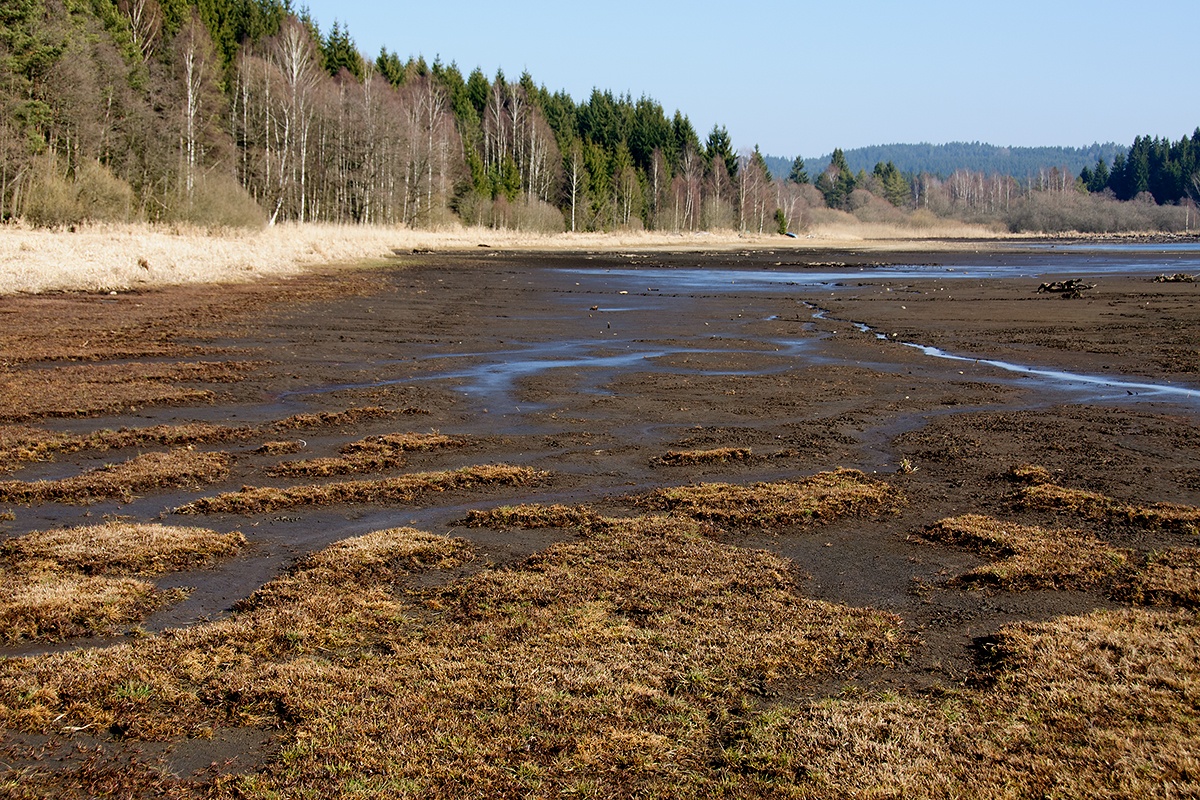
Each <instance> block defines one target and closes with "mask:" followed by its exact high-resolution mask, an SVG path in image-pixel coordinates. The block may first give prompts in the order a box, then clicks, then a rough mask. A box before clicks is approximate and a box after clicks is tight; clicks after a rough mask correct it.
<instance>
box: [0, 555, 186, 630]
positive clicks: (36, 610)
mask: <svg viewBox="0 0 1200 800" xmlns="http://www.w3.org/2000/svg"><path fill="white" fill-rule="evenodd" d="M186 594H187V593H186V591H184V590H182V589H173V590H170V591H166V592H160V591H158V590H156V589H155V588H154V584H152V583H150V582H148V581H144V580H138V579H136V578H127V577H113V576H108V575H105V576H92V575H81V574H79V573H71V572H59V571H56V570H41V571H35V572H24V571H22V572H13V571H11V570H8V569H3V568H0V640H3V641H6V642H17V641H20V640H22V639H49V640H57V639H67V638H70V637H73V636H87V635H91V634H97V633H109V632H112V631H114V630H115V629H116V628H117V627H119V626H121V625H128V624H130V623H134V622H137V621H139V620H141V619H144V618H145V617H147V616H148V615H150V614H151V613H153V612H154V611H156V610H157V609H159V608H161V607H162V606H164V605H169V604H170V603H173V602H177V601H179V600H181V599H183V597H184V596H185V595H186Z"/></svg>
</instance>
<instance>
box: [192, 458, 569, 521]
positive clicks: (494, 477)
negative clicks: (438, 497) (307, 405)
mask: <svg viewBox="0 0 1200 800" xmlns="http://www.w3.org/2000/svg"><path fill="white" fill-rule="evenodd" d="M548 477H549V475H548V474H547V473H544V472H539V471H537V470H533V469H529V468H528V467H513V466H509V465H507V464H484V465H479V466H473V467H463V468H461V469H456V470H450V471H442V472H418V473H413V474H411V475H401V476H398V477H395V478H383V479H380V480H359V481H341V482H337V483H326V484H319V485H308V486H292V487H285V488H276V487H254V486H246V487H243V488H242V489H241V490H239V491H236V492H226V493H225V494H221V495H217V496H216V497H202V498H200V499H199V500H196V501H194V502H192V503H188V504H187V505H185V506H181V507H179V508H177V509H175V511H176V513H179V514H218V513H227V514H257V513H262V512H267V511H275V510H278V509H281V508H294V507H296V506H307V505H331V504H335V503H381V504H388V503H397V504H407V503H412V502H415V501H416V500H417V499H419V498H420V497H422V496H423V495H426V494H431V493H437V492H447V491H457V490H464V489H474V488H479V487H483V486H529V485H531V484H534V483H538V482H540V481H544V480H546V479H547V478H548Z"/></svg>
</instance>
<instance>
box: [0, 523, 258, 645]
mask: <svg viewBox="0 0 1200 800" xmlns="http://www.w3.org/2000/svg"><path fill="white" fill-rule="evenodd" d="M245 542H246V540H245V537H243V536H242V534H241V533H238V532H236V531H235V532H233V533H218V532H216V531H211V530H206V529H201V528H182V527H177V526H166V525H147V524H133V523H124V522H113V523H107V524H104V525H91V526H85V527H79V528H68V529H57V530H50V531H36V532H34V533H30V534H26V535H25V536H20V537H17V538H15V539H10V540H8V541H6V542H4V543H3V545H0V639H3V640H5V641H9V642H12V641H18V640H20V639H62V638H67V637H71V636H83V635H90V634H97V633H109V632H112V631H113V630H114V629H116V628H117V627H118V626H120V625H125V624H129V623H133V622H137V621H138V620H141V619H144V618H145V617H146V616H147V615H149V614H150V613H152V612H153V611H155V610H157V609H158V608H160V607H162V606H164V605H166V604H169V603H172V602H176V601H178V600H179V599H181V598H182V597H184V596H185V595H186V594H187V592H186V591H184V590H182V589H171V590H167V591H160V590H158V589H156V588H155V586H154V584H153V583H150V582H148V581H146V580H143V579H142V578H141V577H140V576H147V575H156V574H161V573H165V572H174V571H179V570H183V569H192V568H196V567H203V566H207V565H209V564H211V563H212V562H213V561H215V560H216V559H219V558H226V557H229V556H231V555H233V554H234V553H236V552H237V551H238V550H239V549H240V548H241V547H242V546H243V545H244V544H245ZM134 576H139V577H134Z"/></svg>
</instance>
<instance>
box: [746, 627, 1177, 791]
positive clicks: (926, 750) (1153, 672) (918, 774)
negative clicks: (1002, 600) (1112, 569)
mask: <svg viewBox="0 0 1200 800" xmlns="http://www.w3.org/2000/svg"><path fill="white" fill-rule="evenodd" d="M996 655H997V656H998V658H999V668H998V670H997V671H996V672H995V673H993V674H992V675H990V676H989V677H990V680H987V681H985V682H983V683H982V684H981V685H979V686H978V687H976V688H966V689H957V690H949V691H944V692H941V693H938V694H934V695H929V696H902V695H891V694H885V695H881V696H878V695H872V696H864V695H862V694H854V693H848V694H846V695H844V696H841V697H837V698H831V699H829V700H825V701H822V702H819V703H815V704H811V705H783V706H779V707H776V708H773V709H770V710H769V711H765V712H763V713H759V714H754V715H751V716H750V717H749V718H748V719H746V720H745V722H744V724H742V725H741V726H739V728H738V729H737V730H736V731H735V736H733V737H731V740H730V741H728V742H727V743H726V745H725V748H724V751H723V753H724V755H725V757H726V758H727V759H728V760H729V762H730V765H731V767H732V768H734V769H736V770H738V771H740V772H741V773H742V774H744V775H746V776H748V777H747V778H745V779H743V782H744V783H750V782H753V783H757V784H758V785H759V786H767V787H772V788H773V790H774V792H775V793H776V794H774V796H779V797H796V798H822V797H864V798H865V797H922V798H939V799H942V800H949V799H950V798H961V797H971V798H987V799H989V800H990V799H991V798H996V799H997V800H999V799H1000V798H1014V797H1063V798H1066V797H1070V798H1113V797H1160V798H1166V797H1191V796H1194V795H1195V794H1196V785H1197V780H1198V778H1197V775H1198V768H1200V758H1198V757H1197V753H1200V716H1198V715H1197V714H1196V708H1197V703H1198V702H1200V619H1198V618H1197V616H1196V614H1194V613H1192V612H1172V613H1165V612H1160V611H1148V610H1134V611H1121V612H1111V611H1097V612H1093V613H1091V614H1086V615H1083V616H1075V617H1060V618H1058V619H1056V620H1052V621H1049V622H1044V623H1024V624H1017V625H1010V626H1006V627H1005V628H1003V629H1002V630H1001V632H1000V635H999V636H998V637H997V645H996ZM733 794H734V796H767V795H770V792H767V791H764V792H762V793H761V794H758V793H752V792H745V793H742V792H735V793H733Z"/></svg>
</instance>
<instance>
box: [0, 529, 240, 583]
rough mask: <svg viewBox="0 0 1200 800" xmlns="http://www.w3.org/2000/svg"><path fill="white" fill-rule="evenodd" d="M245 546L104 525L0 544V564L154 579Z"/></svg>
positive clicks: (229, 537) (192, 532)
mask: <svg viewBox="0 0 1200 800" xmlns="http://www.w3.org/2000/svg"><path fill="white" fill-rule="evenodd" d="M245 544H246V537H244V536H243V535H242V534H241V533H240V532H238V531H234V532H232V533H217V532H216V531H213V530H208V529H207V528H187V527H181V526H178V525H152V524H145V523H133V522H108V523H105V524H103V525H88V526H84V527H78V528H56V529H54V530H48V531H35V532H33V533H29V534H26V535H24V536H19V537H16V538H14V539H9V540H8V541H6V542H4V543H3V544H0V560H3V561H6V562H8V563H9V564H10V565H11V566H13V567H14V568H15V567H18V566H19V565H20V564H21V563H22V562H26V561H43V562H54V563H55V564H56V565H57V567H58V568H60V569H71V570H76V571H78V572H82V573H84V574H87V575H112V574H129V575H156V574H160V573H163V572H175V571H178V570H183V569H193V568H197V567H204V566H207V565H209V564H211V563H212V562H213V561H215V560H216V559H219V558H227V557H229V556H231V555H233V554H234V553H236V552H237V551H238V550H239V549H240V548H241V547H242V546H244V545H245Z"/></svg>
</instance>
